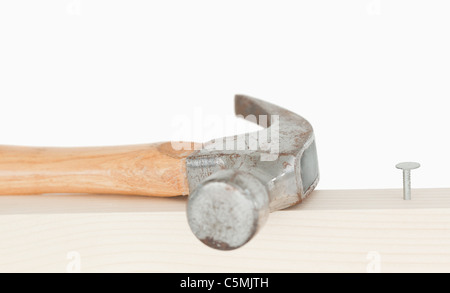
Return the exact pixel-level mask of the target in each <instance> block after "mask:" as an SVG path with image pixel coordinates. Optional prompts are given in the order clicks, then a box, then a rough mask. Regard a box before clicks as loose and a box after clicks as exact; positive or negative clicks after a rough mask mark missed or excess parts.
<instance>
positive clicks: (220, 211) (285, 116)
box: [0, 95, 319, 250]
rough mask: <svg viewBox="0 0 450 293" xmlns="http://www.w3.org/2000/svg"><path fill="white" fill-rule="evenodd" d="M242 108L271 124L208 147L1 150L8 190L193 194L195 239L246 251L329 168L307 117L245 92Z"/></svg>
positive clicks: (3, 186) (0, 180)
mask: <svg viewBox="0 0 450 293" xmlns="http://www.w3.org/2000/svg"><path fill="white" fill-rule="evenodd" d="M235 111H236V115H238V116H243V117H244V118H245V119H247V120H251V121H253V122H255V123H258V124H259V125H261V126H263V127H264V128H263V129H262V130H260V131H257V132H251V133H246V134H241V135H235V136H230V137H225V138H221V139H214V140H211V141H209V142H206V143H202V144H195V143H186V142H183V143H181V142H178V143H176V142H165V143H153V144H145V145H130V146H108V147H79V148H69V147H64V148H62V147H23V146H0V194H8V195H16V194H43V193H97V194H130V195H147V196H163V197H171V196H179V195H189V196H188V203H187V220H188V223H189V226H190V228H191V230H192V232H193V233H194V235H195V236H196V237H197V238H198V239H199V240H201V241H202V242H203V243H205V244H206V245H208V246H210V247H213V248H216V249H221V250H231V249H236V248H238V247H241V246H242V245H244V244H245V243H247V242H248V241H249V240H250V239H251V238H252V237H253V236H254V235H255V234H256V233H257V231H258V230H259V229H260V228H261V227H262V225H263V224H264V223H265V221H266V220H267V218H268V215H269V213H270V212H272V211H276V210H280V209H284V208H287V207H290V206H292V205H295V204H297V203H299V202H301V201H302V200H303V199H304V198H305V197H306V196H307V195H309V194H310V193H311V192H312V191H313V190H314V188H315V187H316V185H317V183H318V180H319V169H318V161H317V152H316V144H315V138H314V133H313V129H312V126H311V124H310V123H309V122H308V121H306V120H305V119H304V118H302V117H300V116H298V115H297V114H294V113H292V112H290V111H288V110H285V109H283V108H281V107H278V106H276V105H273V104H270V103H267V102H264V101H261V100H258V99H255V98H251V97H248V96H243V95H236V96H235Z"/></svg>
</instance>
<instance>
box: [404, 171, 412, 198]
mask: <svg viewBox="0 0 450 293" xmlns="http://www.w3.org/2000/svg"><path fill="white" fill-rule="evenodd" d="M403 199H404V200H411V171H410V170H403Z"/></svg>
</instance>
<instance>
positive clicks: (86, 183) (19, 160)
mask: <svg viewBox="0 0 450 293" xmlns="http://www.w3.org/2000/svg"><path fill="white" fill-rule="evenodd" d="M191 153H192V151H175V150H174V149H173V148H172V147H171V143H155V144H148V145H130V146H117V147H85V148H55V147H53V148H44V147H20V146H0V194H42V193H101V194H104V193H107V194H137V195H152V196H176V195H187V194H188V193H189V189H188V184H187V177H186V165H185V158H186V157H187V156H188V155H189V154H191Z"/></svg>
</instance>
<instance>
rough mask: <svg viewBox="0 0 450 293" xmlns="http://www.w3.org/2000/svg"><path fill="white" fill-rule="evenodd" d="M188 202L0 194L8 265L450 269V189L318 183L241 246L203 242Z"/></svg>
mask: <svg viewBox="0 0 450 293" xmlns="http://www.w3.org/2000/svg"><path fill="white" fill-rule="evenodd" d="M185 205H186V197H173V198H158V197H145V196H120V195H86V194H70V195H67V194H60V195H42V196H34V195H33V196H27V195H23V196H20V195H16V196H6V195H5V196H0V272H369V273H372V272H450V189H413V191H412V200H411V201H404V200H403V199H402V191H401V189H396V190H316V191H314V192H313V194H312V195H311V196H310V197H309V198H307V199H306V200H305V201H304V202H303V203H301V204H300V205H297V206H295V207H292V208H289V209H287V210H283V211H278V212H274V213H272V214H270V217H269V220H268V222H267V223H266V225H265V226H264V227H263V229H262V230H261V231H260V232H259V234H258V235H257V236H256V237H255V238H254V239H253V240H252V241H250V242H249V243H248V244H247V245H245V246H244V247H242V248H240V249H237V250H234V251H217V250H213V249H211V248H209V247H206V246H205V245H203V244H202V243H201V242H199V241H198V240H197V239H196V238H195V237H194V236H193V235H192V233H191V232H190V230H189V227H188V224H187V221H186V214H185Z"/></svg>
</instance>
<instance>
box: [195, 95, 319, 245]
mask: <svg viewBox="0 0 450 293" xmlns="http://www.w3.org/2000/svg"><path fill="white" fill-rule="evenodd" d="M235 109H236V114H237V115H242V116H244V117H247V118H248V117H252V118H254V119H250V120H254V121H255V122H257V123H259V122H260V121H261V120H263V119H264V120H265V121H267V128H265V129H263V130H261V131H258V132H254V133H248V134H243V135H237V136H232V137H227V138H224V139H219V140H212V141H210V142H207V143H205V144H204V145H203V148H202V149H201V150H198V151H196V152H194V153H192V154H191V155H190V156H188V157H187V159H186V166H187V168H186V170H187V178H188V182H189V190H190V196H189V199H188V206H187V217H188V222H189V225H190V227H191V230H192V232H193V233H194V234H195V235H196V237H197V238H199V239H200V240H201V241H202V242H203V243H205V244H207V245H208V246H211V247H213V248H217V249H223V250H229V249H235V248H238V247H240V246H242V245H244V244H245V243H247V242H248V241H249V240H250V239H251V238H252V237H253V235H255V233H256V232H257V231H258V230H259V229H260V228H261V226H262V225H263V224H264V222H265V221H266V219H267V217H268V215H269V212H272V211H275V210H279V209H284V208H287V207H289V206H292V205H295V204H297V203H299V202H300V201H302V200H303V199H304V198H305V197H306V196H307V195H308V194H309V193H311V191H312V190H313V189H314V188H315V187H316V185H317V183H318V180H319V169H318V161H317V153H316V145H315V140H314V134H313V129H312V127H311V124H310V123H309V122H308V121H306V120H305V119H304V118H302V117H300V116H298V115H296V114H294V113H292V112H290V111H288V110H285V109H283V108H280V107H278V106H275V105H272V104H269V103H267V102H263V101H261V100H258V99H254V98H250V97H247V96H240V95H238V96H236V97H235ZM259 124H260V125H261V123H259ZM263 124H264V123H263ZM217 141H219V142H222V141H225V142H226V143H225V145H227V146H230V145H231V146H234V148H230V147H227V148H226V150H223V147H220V146H223V145H224V144H223V143H217ZM215 146H219V148H221V149H216V147H215ZM274 150H275V151H274Z"/></svg>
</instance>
